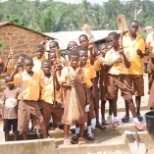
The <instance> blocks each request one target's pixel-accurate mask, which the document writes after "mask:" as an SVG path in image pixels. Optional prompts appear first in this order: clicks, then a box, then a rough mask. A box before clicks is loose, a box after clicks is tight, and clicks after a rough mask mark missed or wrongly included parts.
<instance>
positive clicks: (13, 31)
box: [0, 25, 45, 60]
mask: <svg viewBox="0 0 154 154" xmlns="http://www.w3.org/2000/svg"><path fill="white" fill-rule="evenodd" d="M44 38H45V36H43V35H42V36H41V35H39V34H37V33H34V32H32V31H29V30H26V29H24V28H21V27H17V26H14V25H6V26H3V27H0V42H1V43H2V44H4V46H5V49H4V50H1V57H2V59H3V60H6V59H7V56H8V54H9V52H10V46H11V47H12V49H13V57H14V58H15V57H16V55H18V54H20V53H25V54H28V55H29V56H33V55H34V54H33V51H34V46H35V45H36V44H37V43H40V42H41V41H42V40H44Z"/></svg>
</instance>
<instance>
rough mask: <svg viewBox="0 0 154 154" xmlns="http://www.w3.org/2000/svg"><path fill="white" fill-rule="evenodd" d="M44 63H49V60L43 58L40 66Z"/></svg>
mask: <svg viewBox="0 0 154 154" xmlns="http://www.w3.org/2000/svg"><path fill="white" fill-rule="evenodd" d="M44 64H50V60H48V59H45V60H43V61H42V62H41V66H43V65H44Z"/></svg>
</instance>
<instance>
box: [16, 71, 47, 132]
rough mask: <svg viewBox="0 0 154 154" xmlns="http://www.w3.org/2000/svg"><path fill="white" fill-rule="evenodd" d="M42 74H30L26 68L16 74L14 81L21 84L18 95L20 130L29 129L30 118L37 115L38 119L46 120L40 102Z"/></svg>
mask: <svg viewBox="0 0 154 154" xmlns="http://www.w3.org/2000/svg"><path fill="white" fill-rule="evenodd" d="M39 81H40V75H39V74H37V73H34V74H33V76H30V75H29V74H28V73H27V72H26V71H25V70H24V71H23V72H21V73H18V74H16V75H15V76H14V82H15V83H18V84H20V85H21V92H20V94H19V96H18V99H19V100H20V101H19V105H18V131H28V124H29V120H30V119H31V118H32V117H35V118H36V119H37V120H38V121H44V120H43V116H42V114H41V111H40V106H39V104H38V99H39V96H40V87H39Z"/></svg>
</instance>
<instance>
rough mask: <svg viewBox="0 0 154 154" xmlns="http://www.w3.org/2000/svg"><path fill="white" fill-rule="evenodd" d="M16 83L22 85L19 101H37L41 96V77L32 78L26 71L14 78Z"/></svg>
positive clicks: (37, 75) (35, 75)
mask: <svg viewBox="0 0 154 154" xmlns="http://www.w3.org/2000/svg"><path fill="white" fill-rule="evenodd" d="M14 83H15V84H20V87H21V93H20V94H19V96H18V99H20V100H21V99H22V100H33V101H37V100H38V99H39V95H40V75H39V74H37V73H34V74H33V76H30V75H29V74H28V73H27V72H26V71H25V70H24V71H23V72H20V73H18V74H16V75H15V76H14Z"/></svg>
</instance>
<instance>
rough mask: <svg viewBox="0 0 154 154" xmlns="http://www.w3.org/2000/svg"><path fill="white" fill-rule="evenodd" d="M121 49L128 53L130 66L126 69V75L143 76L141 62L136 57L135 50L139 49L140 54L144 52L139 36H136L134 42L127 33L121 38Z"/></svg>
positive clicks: (142, 42) (143, 44)
mask: <svg viewBox="0 0 154 154" xmlns="http://www.w3.org/2000/svg"><path fill="white" fill-rule="evenodd" d="M123 47H124V49H125V51H128V52H129V53H130V57H129V61H130V62H131V66H130V68H129V69H128V74H132V75H142V74H143V61H142V59H141V58H140V57H139V56H138V55H137V53H136V50H137V49H140V50H141V51H142V53H144V52H145V41H144V40H143V38H142V37H141V36H140V35H137V37H136V39H135V40H133V41H132V40H131V37H130V36H129V34H128V33H126V34H125V35H124V36H123Z"/></svg>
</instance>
